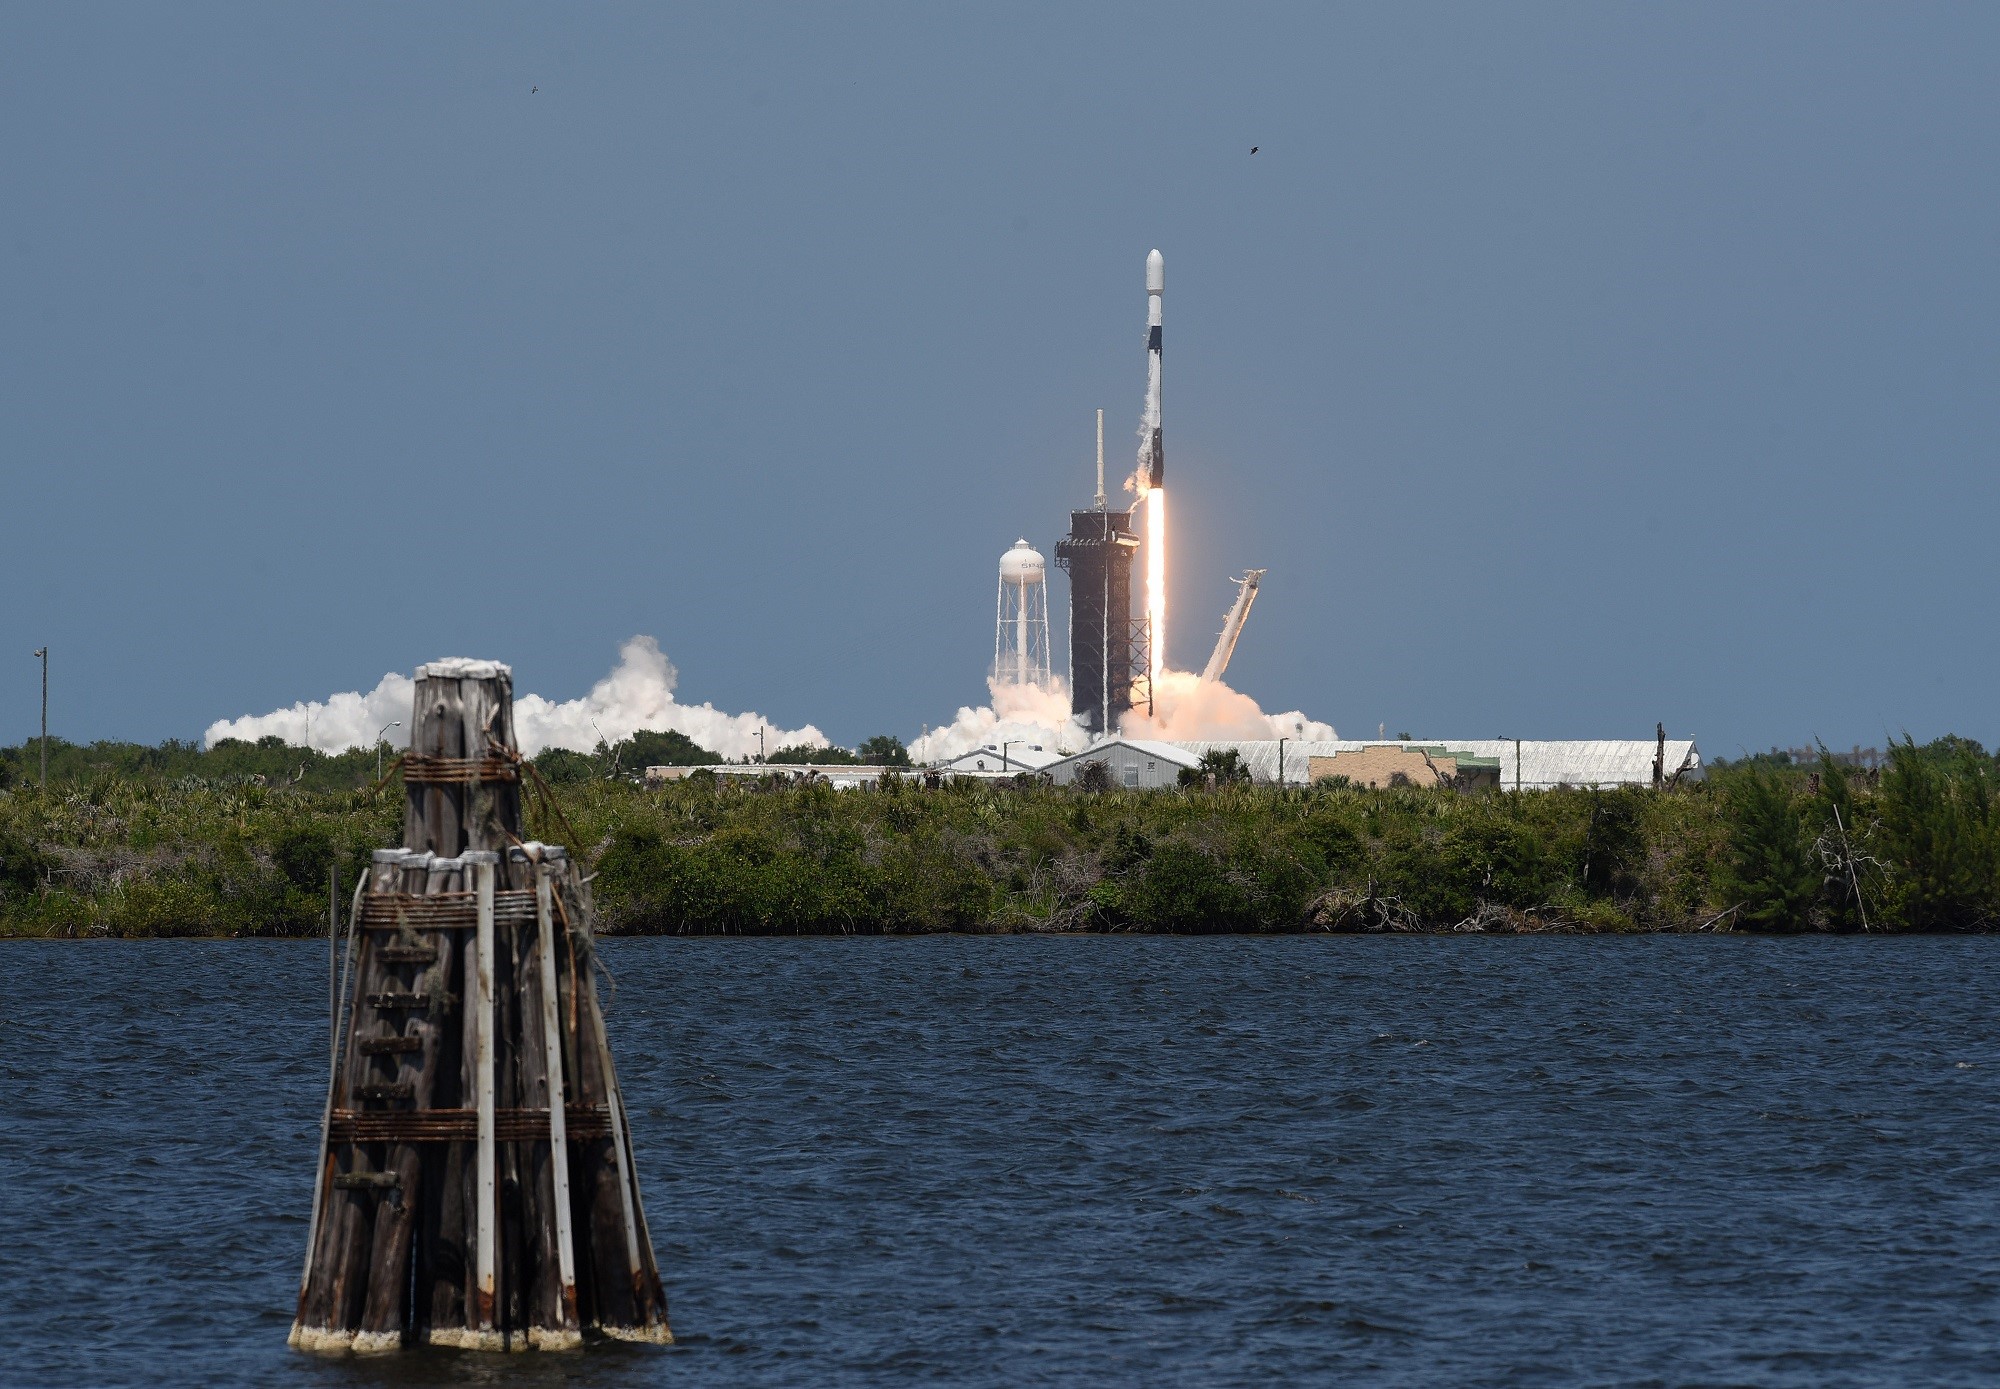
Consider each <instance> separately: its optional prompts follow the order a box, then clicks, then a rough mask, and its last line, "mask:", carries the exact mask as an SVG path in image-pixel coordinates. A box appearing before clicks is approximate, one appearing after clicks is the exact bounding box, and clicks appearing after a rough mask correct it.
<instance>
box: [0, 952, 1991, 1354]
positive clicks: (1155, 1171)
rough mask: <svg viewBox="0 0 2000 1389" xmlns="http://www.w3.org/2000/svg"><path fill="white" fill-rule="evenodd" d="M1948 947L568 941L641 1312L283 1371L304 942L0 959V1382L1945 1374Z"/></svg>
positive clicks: (1980, 1271) (1979, 1221) (316, 1088)
mask: <svg viewBox="0 0 2000 1389" xmlns="http://www.w3.org/2000/svg"><path fill="white" fill-rule="evenodd" d="M1996 950H2000V941H1994V940H1991V939H1922V940H1895V941H1886V940H1866V939H1863V940H1795V941H1747V940H1733V939H1720V940H1717V939H1692V938H1684V937H1683V938H1652V939H1635V940H1555V939H1513V940H1480V939H1393V940H1384V939H1328V938H1316V939H1278V940H1246V939H1228V938H1225V939H1157V938H1149V939H1026V938H1019V939H1017V938H997V939H994V938H962V937H961V938H933V939H923V940H909V941H883V940H851V941H796V940H764V941H740V940H737V941H664V940H651V941H621V942H611V943H609V944H608V945H607V946H606V950H605V953H606V955H607V957H608V959H609V962H610V964H611V967H612V969H613V970H614V971H615V973H616V977H617V993H616V997H615V999H614V1000H613V1002H612V1007H611V1013H610V1022H611V1032H612V1042H613V1046H614V1048H615V1049H616V1051H617V1053H618V1057H619V1063H620V1067H621V1070H622V1073H623V1077H624V1081H625V1086H626V1090H627V1096H628V1100H629V1102H630V1104H631V1110H632V1123H633V1128H634V1131H635V1141H636V1144H637V1149H638V1157H639V1164H640V1169H641V1173H642V1177H643V1180H644V1183H645V1190H646V1195H647V1200H648V1209H649V1213H650V1215H651V1219H652V1226H653V1231H654V1234H655V1238H656V1240H657V1242H658V1245H659V1253H660V1258H661V1262H662V1266H663V1269H664V1272H665V1275H666V1280H667V1288H668V1294H669V1296H670V1298H671V1299H672V1303H673V1321H674V1326H675V1329H676V1332H677V1333H678V1335H679V1336H680V1339H681V1344H680V1345H679V1346H678V1347H677V1348H675V1349H673V1350H631V1349H623V1348H596V1349H592V1350H588V1351H585V1352H582V1353H579V1354H571V1355H560V1356H557V1355H544V1356H513V1357H479V1356H463V1355H445V1354H433V1353H425V1354H422V1355H410V1356H398V1357H389V1358H385V1359H378V1360H366V1361H354V1360H348V1361H321V1360H315V1359H312V1358H308V1357H305V1356H302V1355H299V1354H297V1353H294V1352H292V1351H289V1350H287V1349H286V1347H285V1332H286V1330H287V1328H288V1326H289V1325H290V1320H291V1310H292V1301H293V1298H294V1297H295V1296H296V1292H297V1286H298V1276H299V1264H300V1260H301V1257H302V1255H303V1245H304V1239H305V1229H306V1216H307V1214H308V1211H307V1206H308V1204H309V1197H310V1187H311V1154H312V1151H313V1148H314V1144H315V1142H316V1139H317V1128H318V1121H319V1107H320V1102H321V1097H322V1086H323V1083H324V1082H323V1075H324V1065H325V1055H326V1022H325V1011H324V1010H325V995H326V979H325V954H324V951H323V949H320V948H316V947H314V946H312V945H310V944H295V943H281V942H258V943H168V942H160V943H145V944H118V943H95V944H64V943H27V944H11V945H0V1381H4V1382H5V1383H8V1384H21V1385H41V1384H55V1385H65V1386H84V1385H113V1384H152V1383H190V1384H191V1383H205V1384H259V1385H264V1384H273V1385H289V1384H298V1385H339V1386H368V1385H376V1384H384V1385H394V1384H420V1383H496V1384H579V1385H607V1386H609V1385H642V1384H644V1385H650V1384H687V1385H748V1384H760V1385H761V1384H800V1385H842V1384H895V1383H904V1382H911V1383H914V1382H919V1381H938V1380H943V1381H949V1382H954V1383H975V1384H993V1385H1002V1384H1006V1385H1015V1384H1036V1383H1044V1384H1059V1383H1133V1384H1149V1385H1157V1384H1164V1385H1176V1384H1184V1385H1210V1384H1249V1383H1260V1382H1261V1383H1269V1382H1281V1381H1290V1382H1332V1381H1335V1380H1339V1381H1342V1382H1350V1383H1381V1384H1435V1383H1473V1382H1479V1383H1522V1384H1567V1383H1579V1382H1593V1383H1607V1382H1609V1383H1639V1384H1683V1383H1755V1384H1799V1385H1819V1384H1837V1383H1879V1384H1894V1383H1927V1384H1953V1383H1965V1384H1971V1383H1991V1382H1993V1381H1995V1380H1996V1379H2000V1303H1996V1294H2000V1225H1997V1224H1996V1213H1997V1212H1996V1199H1995V1198H1996V1193H2000V1186H1996V1178H2000V1163H1997V1162H1996V1159H1995V1156H1994V1154H1995V1151H1996V1146H1997V1145H2000V1055H1996V1052H1995V1047H1994V1041H1995V1024H1994V1007H1995V1005H1994V992H1993V989H1992V987H1991V984H1990V983H1989V981H1988V975H1989V972H1990V970H1991V968H1992V965H1993V961H1994V957H1995V952H1996Z"/></svg>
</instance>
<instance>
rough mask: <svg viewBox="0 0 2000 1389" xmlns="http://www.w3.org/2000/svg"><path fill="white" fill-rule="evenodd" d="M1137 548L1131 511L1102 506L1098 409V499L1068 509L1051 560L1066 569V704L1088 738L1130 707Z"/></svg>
mask: <svg viewBox="0 0 2000 1389" xmlns="http://www.w3.org/2000/svg"><path fill="white" fill-rule="evenodd" d="M1138 550H1139V537H1138V536H1137V535H1136V534H1134V533H1133V530H1132V513H1131V512H1129V511H1108V510H1106V509H1105V505H1104V412H1103V411H1102V410H1099V411H1098V412H1097V498H1096V503H1095V505H1093V506H1092V507H1091V509H1090V510H1088V511H1072V512H1071V513H1070V514H1069V534H1068V535H1066V536H1064V537H1063V538H1062V539H1061V540H1059V541H1057V542H1056V563H1057V564H1059V565H1061V566H1062V567H1063V570H1064V572H1065V573H1067V574H1068V575H1069V688H1070V708H1071V709H1072V710H1073V711H1074V713H1075V717H1076V720H1077V722H1079V723H1081V724H1082V725H1083V726H1084V727H1085V728H1087V729H1089V730H1090V735H1091V737H1093V738H1103V737H1106V736H1108V735H1110V734H1113V733H1116V732H1117V731H1118V720H1119V718H1120V716H1121V715H1123V714H1124V712H1125V711H1126V710H1127V709H1130V708H1131V707H1132V671H1133V664H1132V658H1133V655H1134V641H1133V636H1134V624H1133V621H1132V560H1133V557H1134V556H1135V555H1136V554H1137V553H1138ZM1139 626H1141V627H1143V626H1144V619H1141V620H1140V623H1139ZM1140 646H1141V650H1143V643H1141V644H1140ZM1141 659H1142V660H1143V655H1142V656H1141Z"/></svg>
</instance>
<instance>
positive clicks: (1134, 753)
mask: <svg viewBox="0 0 2000 1389" xmlns="http://www.w3.org/2000/svg"><path fill="white" fill-rule="evenodd" d="M1088 762H1102V763H1104V765H1105V767H1106V769H1107V770H1109V772H1110V773H1111V784H1112V785H1113V786H1123V787H1127V788H1130V789H1133V790H1149V789H1154V788H1158V787H1162V786H1178V785H1180V778H1181V769H1182V768H1184V767H1194V766H1198V765H1200V763H1201V754H1200V753H1195V752H1189V751H1188V750H1187V745H1186V744H1184V743H1158V742H1153V741H1151V740H1149V739H1144V738H1106V739H1105V740H1104V741H1103V742H1101V743H1094V744H1092V745H1091V746H1090V747H1089V748H1087V749H1085V750H1084V751H1082V752H1079V753H1075V754H1073V755H1071V756H1069V757H1065V758H1062V759H1061V760H1059V761H1055V762H1051V763H1049V765H1048V766H1047V767H1045V768H1043V771H1044V772H1045V773H1046V774H1047V775H1048V778H1049V780H1051V781H1053V782H1054V783H1055V784H1056V785H1058V786H1071V785H1074V784H1075V782H1076V779H1077V776H1078V774H1079V773H1081V772H1082V770H1083V768H1084V764H1085V763H1088Z"/></svg>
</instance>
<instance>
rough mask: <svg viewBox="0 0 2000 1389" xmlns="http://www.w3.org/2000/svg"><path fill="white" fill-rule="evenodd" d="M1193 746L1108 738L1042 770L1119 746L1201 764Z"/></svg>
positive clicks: (1167, 759) (1182, 763)
mask: <svg viewBox="0 0 2000 1389" xmlns="http://www.w3.org/2000/svg"><path fill="white" fill-rule="evenodd" d="M1192 746H1194V745H1193V744H1191V743H1162V742H1158V741H1156V740H1154V739H1151V738H1106V739H1104V741H1102V742H1099V743H1092V744H1091V745H1090V746H1089V747H1087V748H1085V749H1084V750H1083V751H1082V752H1073V753H1071V754H1070V755H1069V756H1068V757H1061V758H1057V759H1056V760H1055V761H1053V762H1050V763H1049V764H1048V765H1047V766H1046V767H1044V768H1042V770H1043V771H1053V770H1055V769H1056V768H1057V767H1060V766H1064V765H1067V764H1070V763H1076V764H1078V765H1081V764H1082V763H1085V762H1088V761H1090V760H1092V759H1093V758H1098V757H1102V756H1104V754H1105V753H1107V752H1109V751H1110V750H1111V749H1113V748H1119V747H1122V748H1130V749H1131V750H1132V751H1134V752H1136V753H1138V754H1139V755H1140V756H1141V757H1150V758H1153V759H1154V760H1155V761H1160V762H1171V763H1173V764H1174V765H1175V766H1176V767H1194V766H1198V765H1200V763H1201V754H1200V753H1199V752H1189V751H1188V749H1189V748H1190V747H1192ZM1274 765H1275V764H1274Z"/></svg>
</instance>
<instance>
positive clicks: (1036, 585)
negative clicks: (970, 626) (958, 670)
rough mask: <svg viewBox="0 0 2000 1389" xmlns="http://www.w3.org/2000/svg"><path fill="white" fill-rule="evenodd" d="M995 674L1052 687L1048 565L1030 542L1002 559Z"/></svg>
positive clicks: (1002, 678)
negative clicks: (1050, 676)
mask: <svg viewBox="0 0 2000 1389" xmlns="http://www.w3.org/2000/svg"><path fill="white" fill-rule="evenodd" d="M993 676H994V678H995V679H996V680H1000V681H1002V682H1004V683H1006V684H1010V685H1047V684H1048V683H1049V577H1048V564H1047V562H1046V561H1044V560H1043V559H1042V555H1041V551H1039V550H1037V549H1036V548H1035V547H1034V546H1032V545H1030V544H1029V543H1028V542H1027V541H1026V540H1017V541H1015V542H1014V546H1013V548H1012V549H1010V550H1008V551H1007V553H1006V554H1004V555H1002V556H1000V594H999V598H998V600H997V602H996V604H995V615H994V621H993Z"/></svg>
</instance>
